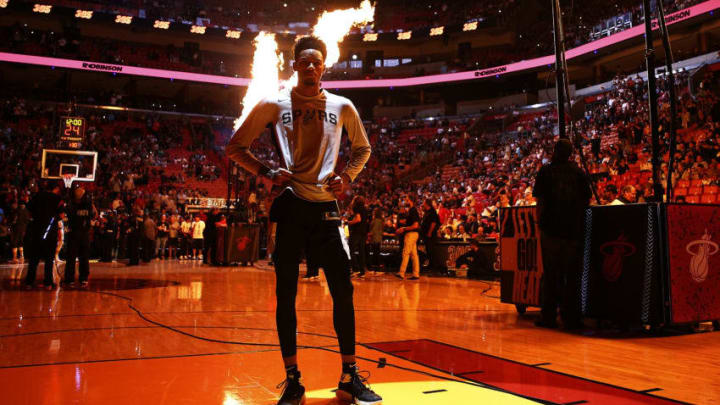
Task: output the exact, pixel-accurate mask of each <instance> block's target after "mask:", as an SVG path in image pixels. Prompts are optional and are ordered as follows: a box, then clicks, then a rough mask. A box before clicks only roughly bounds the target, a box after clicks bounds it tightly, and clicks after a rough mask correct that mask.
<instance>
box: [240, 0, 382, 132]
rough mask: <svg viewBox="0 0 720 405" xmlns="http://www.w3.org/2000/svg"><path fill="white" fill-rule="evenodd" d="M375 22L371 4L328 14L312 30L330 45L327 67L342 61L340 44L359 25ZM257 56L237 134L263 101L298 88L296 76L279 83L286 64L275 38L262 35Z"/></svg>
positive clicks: (255, 56) (263, 33) (368, 2)
mask: <svg viewBox="0 0 720 405" xmlns="http://www.w3.org/2000/svg"><path fill="white" fill-rule="evenodd" d="M374 18H375V7H374V6H373V5H372V4H370V0H364V1H363V2H362V3H360V7H358V8H349V9H345V10H335V11H325V12H323V13H322V15H321V16H320V18H319V19H318V22H317V24H315V26H314V27H313V35H315V36H317V37H319V38H320V39H322V40H323V41H324V42H325V45H327V57H326V58H325V66H326V67H332V65H334V64H335V63H336V62H337V61H338V59H340V46H339V44H340V42H342V41H343V39H345V36H346V35H347V34H348V32H350V29H351V28H352V27H354V26H356V25H366V24H369V23H371V22H372V21H373V20H374ZM253 43H254V45H255V54H254V55H253V66H252V78H251V81H250V85H249V86H248V89H247V92H246V93H245V97H244V98H243V101H242V105H243V111H242V115H241V116H240V118H238V119H236V120H235V131H237V129H238V128H240V125H241V124H242V123H243V121H245V118H247V116H248V114H250V110H252V108H253V107H254V106H255V105H256V104H257V103H258V102H260V100H262V98H263V97H268V96H272V93H273V92H278V91H280V89H281V88H288V87H294V86H295V85H296V84H297V80H298V79H297V73H294V74H293V75H292V76H291V77H290V78H289V79H288V80H280V79H279V72H280V69H281V68H282V66H283V64H284V62H283V58H282V54H280V53H279V52H278V45H277V42H276V41H275V34H270V33H267V32H264V31H261V32H260V33H259V34H258V36H257V37H255V40H254V41H253Z"/></svg>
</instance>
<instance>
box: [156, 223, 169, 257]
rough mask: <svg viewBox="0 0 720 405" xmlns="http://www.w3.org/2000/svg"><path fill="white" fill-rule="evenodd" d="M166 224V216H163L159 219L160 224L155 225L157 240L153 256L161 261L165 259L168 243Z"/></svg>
mask: <svg viewBox="0 0 720 405" xmlns="http://www.w3.org/2000/svg"><path fill="white" fill-rule="evenodd" d="M168 231H169V229H168V222H167V216H165V214H163V215H162V216H161V217H160V223H159V224H158V225H157V239H156V240H155V256H156V257H157V258H158V259H160V260H163V259H165V256H166V255H165V249H166V248H167V243H168Z"/></svg>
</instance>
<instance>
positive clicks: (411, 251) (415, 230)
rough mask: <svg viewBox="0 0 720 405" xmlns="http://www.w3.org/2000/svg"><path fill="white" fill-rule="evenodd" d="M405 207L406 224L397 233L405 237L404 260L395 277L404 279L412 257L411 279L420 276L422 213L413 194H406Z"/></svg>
mask: <svg viewBox="0 0 720 405" xmlns="http://www.w3.org/2000/svg"><path fill="white" fill-rule="evenodd" d="M405 207H406V209H407V214H406V215H405V226H404V227H400V228H398V229H397V231H396V232H397V234H398V235H399V236H401V237H402V238H403V248H402V262H401V263H400V271H398V272H397V273H395V277H397V278H400V279H404V278H405V270H406V269H407V266H408V261H409V260H410V258H412V262H413V269H412V276H411V277H410V278H409V280H417V279H419V278H420V258H419V257H418V251H417V242H418V238H419V236H420V233H419V231H420V215H419V214H418V212H417V209H416V208H415V196H413V195H411V194H407V195H405Z"/></svg>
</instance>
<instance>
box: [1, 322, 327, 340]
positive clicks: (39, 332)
mask: <svg viewBox="0 0 720 405" xmlns="http://www.w3.org/2000/svg"><path fill="white" fill-rule="evenodd" d="M171 326H173V327H174V328H183V329H191V328H194V329H232V330H254V331H263V332H273V333H275V332H276V329H274V328H273V329H270V328H244V327H240V326H214V325H209V326H204V325H200V326H198V325H188V326H185V325H178V326H174V325H171ZM162 328H163V327H162V326H115V327H102V328H78V329H55V330H44V331H35V332H26V333H17V334H13V335H0V338H9V337H22V336H33V335H42V334H51V333H72V332H92V331H99V330H123V329H162ZM297 333H298V334H301V335H309V336H317V337H323V338H328V339H337V337H335V336H331V335H323V334H321V333H315V332H300V331H298V332H297Z"/></svg>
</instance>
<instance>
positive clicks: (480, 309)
mask: <svg viewBox="0 0 720 405" xmlns="http://www.w3.org/2000/svg"><path fill="white" fill-rule="evenodd" d="M296 311H297V312H332V311H333V310H332V309H297V310H296ZM355 312H493V313H504V312H515V310H505V309H497V310H495V309H482V308H477V309H431V308H428V309H355ZM143 313H144V314H146V315H171V314H215V313H230V314H231V313H238V314H241V313H275V311H274V310H243V311H239V310H238V311H236V310H216V311H156V312H143ZM116 315H135V312H109V313H100V314H68V315H31V316H23V317H22V319H46V318H72V317H95V316H116ZM18 319H21V318H20V316H13V317H4V318H0V321H15V320H18Z"/></svg>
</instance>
